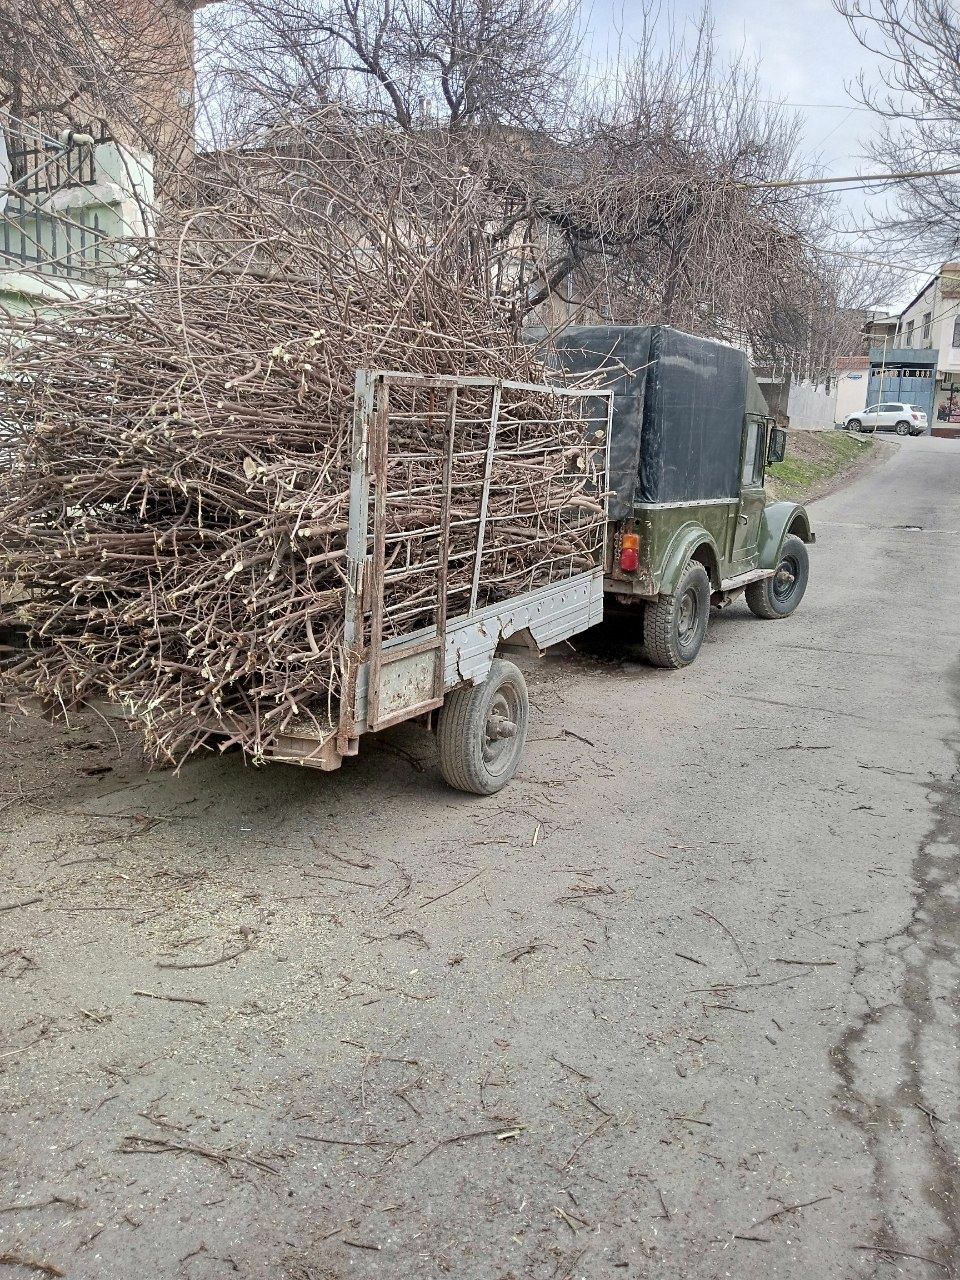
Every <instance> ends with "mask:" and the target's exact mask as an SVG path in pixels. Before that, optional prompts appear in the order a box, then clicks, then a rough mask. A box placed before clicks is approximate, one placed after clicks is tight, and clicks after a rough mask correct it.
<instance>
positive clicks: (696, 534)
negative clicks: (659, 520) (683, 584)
mask: <svg viewBox="0 0 960 1280" xmlns="http://www.w3.org/2000/svg"><path fill="white" fill-rule="evenodd" d="M691 558H696V559H697V560H699V561H700V563H701V564H702V565H703V567H704V568H705V569H706V571H707V573H708V574H709V575H710V585H711V586H712V587H713V588H714V590H717V589H719V586H720V553H719V551H718V549H717V544H716V541H715V539H714V537H713V535H712V534H711V533H709V532H708V531H707V530H706V529H705V528H704V527H703V525H702V524H698V523H697V522H696V521H695V520H688V521H687V522H686V523H685V524H683V525H681V526H680V528H679V529H678V530H677V532H676V533H675V534H674V536H673V538H672V539H671V540H670V545H669V546H668V547H667V551H666V555H665V556H664V557H663V568H662V570H661V572H660V578H659V582H658V583H657V590H658V591H659V593H660V595H664V596H672V595H673V594H674V592H675V591H676V589H677V586H678V585H679V583H680V578H681V576H682V574H683V571H684V569H685V568H686V567H687V563H688V562H689V560H690V559H691Z"/></svg>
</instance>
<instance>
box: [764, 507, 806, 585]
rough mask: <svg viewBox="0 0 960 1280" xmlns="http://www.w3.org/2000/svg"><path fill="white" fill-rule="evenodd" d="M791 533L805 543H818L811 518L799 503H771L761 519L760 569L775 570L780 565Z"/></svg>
mask: <svg viewBox="0 0 960 1280" xmlns="http://www.w3.org/2000/svg"><path fill="white" fill-rule="evenodd" d="M790 533H795V534H796V535H797V537H798V538H800V539H801V541H803V542H816V537H815V535H814V534H813V532H812V531H811V529H810V517H809V515H808V514H807V510H806V508H805V507H802V506H801V505H800V503H799V502H771V503H770V505H769V506H767V507H764V509H763V515H762V516H761V518H760V537H759V540H758V541H759V558H758V560H757V567H758V568H759V569H775V568H776V567H777V565H778V564H779V563H780V552H781V550H782V549H783V544H784V542H785V540H786V538H787V535H788V534H790Z"/></svg>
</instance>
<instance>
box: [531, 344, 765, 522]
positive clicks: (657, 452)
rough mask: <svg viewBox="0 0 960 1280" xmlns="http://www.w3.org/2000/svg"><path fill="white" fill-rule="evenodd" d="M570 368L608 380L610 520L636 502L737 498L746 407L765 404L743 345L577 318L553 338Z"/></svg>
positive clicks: (630, 510) (757, 409)
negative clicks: (610, 407) (611, 395)
mask: <svg viewBox="0 0 960 1280" xmlns="http://www.w3.org/2000/svg"><path fill="white" fill-rule="evenodd" d="M555 346H556V348H557V355H558V359H559V360H560V362H561V363H562V364H563V366H564V368H565V369H567V370H568V372H570V373H572V374H574V375H578V376H580V375H583V374H587V373H591V372H596V373H600V375H601V381H602V383H603V385H604V386H607V387H610V388H612V389H613V390H614V392H615V396H614V408H613V431H612V437H611V441H610V484H611V489H612V494H611V501H610V518H611V520H625V519H627V518H628V517H629V516H630V515H632V514H633V511H634V508H635V506H636V505H637V504H638V503H673V502H696V501H703V500H705V499H709V498H736V497H737V496H738V495H739V492H740V444H741V436H742V430H743V420H744V414H745V413H746V412H747V409H748V397H749V409H750V412H753V413H761V414H764V413H765V412H766V405H765V402H764V401H763V397H762V395H761V393H760V390H759V388H758V387H757V384H756V382H755V381H754V378H753V374H752V373H751V371H750V367H749V364H748V362H747V357H746V355H745V354H744V353H743V352H742V351H738V350H737V349H736V348H734V347H728V346H726V345H725V344H724V343H722V342H714V341H712V340H711V339H709V338H695V337H692V336H691V335H690V334H687V333H681V332H680V331H679V330H678V329H670V328H668V327H667V326H665V325H649V326H648V325H640V326H617V325H581V326H574V327H571V328H569V329H565V330H564V331H563V333H562V334H561V335H559V336H558V337H557V338H556V339H555Z"/></svg>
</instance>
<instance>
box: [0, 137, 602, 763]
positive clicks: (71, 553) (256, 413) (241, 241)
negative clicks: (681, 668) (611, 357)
mask: <svg viewBox="0 0 960 1280" xmlns="http://www.w3.org/2000/svg"><path fill="white" fill-rule="evenodd" d="M331 114H332V116H333V119H332V120H328V121H327V123H326V125H325V127H324V128H323V129H322V130H320V131H319V135H320V136H322V138H323V145H322V147H313V146H311V145H308V143H307V142H306V141H305V140H304V136H303V135H301V136H300V138H299V142H298V147H297V154H296V159H295V163H294V162H293V160H292V150H291V147H290V146H289V145H285V147H284V148H283V155H284V158H285V167H284V169H282V170H281V169H279V168H278V167H277V165H276V164H275V158H276V150H275V149H273V150H272V149H271V148H264V150H263V151H261V152H259V153H258V152H255V151H253V152H247V153H244V154H239V153H235V154H232V155H227V156H224V157H222V158H221V160H220V161H219V162H218V164H217V165H216V166H212V165H211V166H208V167H207V171H206V174H205V176H204V184H205V192H204V194H205V195H206V196H207V197H209V198H210V201H211V203H210V204H209V205H208V206H206V207H202V208H195V209H194V210H192V211H191V212H188V213H181V214H175V213H172V212H170V211H167V213H166V214H165V215H162V216H161V220H160V222H159V224H158V226H157V229H156V235H155V236H153V237H151V239H150V240H149V241H143V242H140V243H137V244H127V245H126V250H127V252H128V253H130V254H131V255H132V256H131V259H130V261H129V263H128V266H127V270H126V273H125V279H124V280H123V282H122V283H120V284H117V285H114V286H112V287H108V288H106V289H104V290H103V291H101V292H99V293H97V294H96V295H95V296H93V297H91V298H88V299H87V300H85V301H80V302H75V303H73V304H69V305H64V306H63V307H60V308H58V309H57V311H56V313H54V314H47V315H46V316H42V315H41V316H37V317H34V318H33V319H31V320H29V321H23V322H21V323H20V324H19V325H18V326H16V327H15V328H14V329H13V330H12V340H11V346H10V349H9V351H8V360H7V366H6V369H7V372H6V381H5V392H6V395H5V402H4V404H3V408H2V411H0V434H2V448H3V453H4V455H5V456H4V466H3V468H2V473H0V511H2V513H3V514H2V521H0V557H2V562H0V563H2V568H0V573H2V577H3V579H4V580H5V583H6V585H7V588H8V591H15V592H19V593H20V594H21V599H20V600H19V602H18V605H17V611H18V615H19V617H20V618H21V620H23V621H25V622H27V623H28V624H29V625H30V627H31V628H32V639H31V644H30V648H29V649H28V650H27V651H25V652H23V653H21V654H19V655H18V656H17V658H16V659H15V661H14V662H13V663H12V664H11V666H10V669H9V670H8V672H7V678H8V680H9V681H10V682H11V684H12V686H13V688H14V690H15V691H17V692H19V693H21V694H23V693H29V694H33V695H38V696H40V697H41V698H43V699H44V700H45V701H47V702H52V703H54V704H56V705H58V706H60V707H63V708H69V707H70V706H71V705H74V704H75V703H77V702H78V701H80V700H89V699H93V698H97V697H107V698H110V699H112V700H119V701H120V702H122V703H123V704H125V705H126V707H127V708H128V710H129V711H130V712H131V713H133V714H135V715H136V716H137V718H138V719H139V720H140V721H141V723H143V724H144V725H145V727H146V729H147V734H148V745H149V746H150V747H151V748H152V749H153V751H154V752H155V753H156V754H157V755H158V756H160V757H161V758H163V759H165V760H168V761H172V762H180V761H182V760H183V759H184V758H185V757H186V756H187V755H188V754H189V753H190V752H191V751H193V750H194V749H195V748H196V747H197V746H199V745H201V744H203V743H204V742H205V741H207V740H208V737H209V735H210V729H211V727H214V728H217V727H220V726H222V725H223V724H226V725H228V726H229V727H230V730H231V740H232V741H235V742H237V743H239V744H240V745H241V746H242V747H243V748H244V750H245V751H247V752H248V753H250V754H251V755H252V756H253V757H255V758H257V757H259V756H261V755H262V754H263V751H264V748H265V746H266V745H267V744H268V743H269V742H270V741H271V739H272V738H273V737H274V736H275V735H277V734H279V733H282V732H283V731H284V730H285V729H286V728H288V727H289V726H290V725H292V724H294V723H297V724H299V725H302V724H303V723H304V721H307V722H308V723H309V724H310V725H311V726H312V727H321V728H322V727H323V726H324V725H327V724H330V723H335V722H336V714H337V701H338V698H339V695H340V690H341V685H342V678H343V675H342V673H343V666H344V659H345V655H344V652H343V617H344V589H345V584H346V571H345V540H346V530H347V517H348V508H349V497H348V488H349V467H350V432H351V423H352V417H353V404H354V384H355V375H356V371H357V370H358V369H361V368H381V369H382V368H387V369H390V368H401V369H403V370H405V371H407V372H418V373H422V374H482V375H484V376H485V377H498V376H500V377H510V378H514V379H523V380H529V381H533V380H537V381H542V380H543V371H542V369H541V368H539V367H538V366H537V364H536V361H535V359H534V357H533V355H532V354H531V352H530V351H529V349H528V348H526V347H525V346H523V345H522V344H520V343H519V342H518V341H517V340H516V339H514V338H513V337H511V335H510V330H509V328H508V327H507V326H506V325H505V324H504V321H503V316H502V314H501V313H500V309H499V308H498V305H497V302H496V300H495V299H494V298H493V297H492V295H491V293H490V290H489V288H488V287H487V285H486V283H485V282H486V281H487V280H488V279H489V264H488V263H487V262H486V260H485V251H484V250H483V249H482V247H479V248H478V242H477V241H476V239H475V238H474V237H471V236H470V235H469V234H467V230H468V229H470V228H472V227H474V226H475V225H476V218H477V213H476V210H475V209H474V208H473V203H474V199H475V191H474V188H475V184H474V183H473V182H472V181H470V180H468V179H467V178H465V176H464V174H463V172H462V170H461V169H459V168H457V167H456V166H455V167H454V169H453V170H452V171H451V170H449V169H447V168H446V167H445V166H446V160H445V157H444V154H443V151H442V148H437V149H436V150H435V151H434V153H433V154H434V161H433V163H434V172H433V174H432V176H431V181H430V182H429V183H428V184H426V183H424V181H423V160H424V156H423V154H422V152H421V153H420V154H419V157H418V164H417V166H416V167H415V168H411V166H410V156H409V154H408V152H407V151H406V149H405V146H404V144H399V145H398V146H396V147H394V148H393V149H392V150H391V145H390V143H389V140H388V139H386V138H379V139H377V138H373V137H371V136H370V134H369V133H368V132H366V131H363V132H361V133H359V134H354V133H351V131H350V130H349V128H348V127H347V126H346V124H345V123H344V121H343V118H342V117H341V116H340V115H339V114H338V113H331ZM288 143H289V139H288ZM374 158H376V164H375V165H374V163H373V161H374ZM371 175H375V176H374V177H371ZM545 399H549V397H547V398H545V397H543V396H540V397H538V396H537V395H533V394H526V395H520V396H518V397H517V398H516V400H515V401H514V402H513V403H512V404H511V414H512V416H513V418H514V419H515V420H517V421H519V422H520V423H521V430H525V431H526V438H527V439H528V441H532V442H534V443H535V442H536V440H537V438H538V437H542V438H543V440H544V444H545V446H548V447H545V448H544V449H543V451H541V452H537V451H536V450H534V451H533V452H532V453H528V454H527V455H526V456H525V457H524V458H523V459H522V460H519V459H518V461H517V462H516V464H515V466H514V471H511V470H510V466H509V465H508V467H507V469H506V470H501V471H500V472H499V473H498V475H497V478H496V483H495V484H494V485H493V488H492V493H491V510H490V515H491V516H492V517H494V524H493V528H494V530H495V531H496V530H499V532H495V534H494V538H493V541H492V543H491V544H490V547H489V552H488V553H486V554H485V556H484V591H485V592H486V595H484V596H483V597H482V598H481V601H480V602H481V603H483V602H484V600H485V599H489V598H492V597H493V598H495V597H496V596H498V595H509V594H511V593H513V592H515V591H518V590H524V589H528V588H529V587H531V586H536V585H538V583H539V582H540V581H543V580H544V577H543V572H542V570H541V566H544V565H546V566H548V568H547V570H546V571H547V573H548V574H552V573H557V572H560V573H566V574H569V573H572V572H575V571H577V569H578V568H581V569H582V568H583V567H585V566H586V565H587V564H589V563H592V561H590V559H589V547H588V545H587V543H586V542H585V541H584V539H583V533H582V530H583V528H585V527H587V526H589V525H590V524H591V523H592V526H593V527H594V529H595V528H596V525H597V523H598V520H599V519H600V518H601V513H600V510H599V508H598V507H597V504H596V502H595V501H594V502H593V503H592V504H591V502H590V501H589V500H588V499H584V500H583V501H582V502H581V503H580V505H579V506H578V505H577V502H576V498H577V495H582V494H583V491H584V488H585V487H586V486H588V485H589V484H590V482H591V479H592V480H593V481H594V482H595V481H596V472H595V468H594V467H593V463H592V456H593V455H591V454H589V453H584V452H583V447H582V446H583V428H582V423H580V422H578V421H577V419H576V417H575V415H568V416H567V417H564V416H563V415H562V414H561V415H558V413H557V411H556V409H555V408H548V407H547V406H545V403H544V400H545ZM465 416H466V418H469V417H470V415H469V414H466V415H465ZM408 417H409V420H410V425H409V426H408V427H407V428H406V429H407V431H408V433H409V435H410V438H409V439H407V440H404V439H403V437H402V436H401V437H399V438H396V443H397V444H398V446H402V445H404V444H406V445H407V447H408V448H409V449H413V448H417V447H420V448H423V449H426V450H427V451H429V449H430V447H431V446H432V447H433V449H434V451H436V449H437V446H438V440H437V439H436V438H435V437H437V436H440V435H442V430H443V426H442V421H441V420H440V418H441V416H440V415H433V416H432V417H431V416H430V415H429V414H422V413H421V414H420V415H419V416H417V415H413V414H410V415H408ZM488 420H489V414H488V415H487V417H486V419H479V417H478V420H477V422H476V424H475V427H474V430H475V432H476V435H477V439H476V440H471V439H470V438H463V439H461V441H460V442H459V446H458V447H460V448H463V449H465V450H466V451H467V453H472V456H473V458H474V459H475V460H476V459H477V458H480V459H482V454H483V449H484V448H485V446H486V439H487V425H486V423H487V421H488ZM526 424H529V426H528V427H527V426H526ZM398 430H403V428H402V427H400V428H398ZM431 433H432V435H433V437H434V438H433V439H429V438H426V437H429V436H430V435H431ZM578 450H579V453H578V459H579V465H578V466H571V465H570V459H571V451H573V452H577V451H578ZM581 455H582V456H581ZM600 456H601V457H602V453H601V454H600ZM481 465H482V462H481ZM459 479H460V480H461V481H464V480H465V479H466V480H468V479H469V477H466V478H464V477H459ZM463 491H464V492H465V493H466V494H467V496H468V497H469V496H470V490H469V485H468V484H466V483H464V485H463ZM594 492H596V490H595V489H594ZM518 495H519V497H518ZM476 496H477V498H479V490H476ZM571 499H574V501H573V502H572V503H571ZM465 500H466V499H465ZM498 502H499V503H500V504H501V506H502V508H503V510H502V511H501V512H499V513H498V508H497V504H498ZM591 507H592V511H591V510H589V508H591ZM498 514H502V515H503V516H504V517H505V519H503V520H502V521H500V522H499V523H498V522H497V521H496V517H497V515H498ZM471 515H472V516H473V517H474V521H475V517H476V512H475V511H474V512H458V511H455V512H454V518H453V522H452V523H453V525H454V528H455V530H456V529H462V530H463V532H462V533H461V534H460V535H459V536H460V539H461V542H464V545H460V543H458V542H457V536H458V535H457V534H456V533H455V534H454V540H453V543H452V547H451V551H452V554H451V566H452V568H451V578H450V583H449V588H450V591H451V593H453V594H456V593H457V592H459V593H460V594H461V596H462V594H463V589H464V585H465V583H468V581H469V575H470V573H471V571H472V560H471V557H470V551H471V546H470V545H467V544H469V542H470V539H471V538H473V539H474V541H475V538H476V528H475V523H474V526H472V527H471V525H470V520H469V517H470V516H471ZM393 518H394V520H395V521H398V522H400V524H401V525H403V527H405V528H407V529H417V528H418V527H420V525H421V524H430V523H431V522H432V523H434V524H435V523H436V518H435V515H434V514H433V513H432V512H431V510H430V509H429V499H426V500H424V502H423V503H420V504H418V503H416V502H414V503H407V504H406V505H398V506H397V507H396V509H395V511H394V512H393ZM464 540H465V541H464ZM498 540H499V541H498ZM558 564H559V565H561V566H562V567H561V569H560V570H559V571H558V570H557V565H558ZM408 589H409V584H408Z"/></svg>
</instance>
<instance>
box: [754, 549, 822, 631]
mask: <svg viewBox="0 0 960 1280" xmlns="http://www.w3.org/2000/svg"><path fill="white" fill-rule="evenodd" d="M788 579H789V580H788ZM809 581H810V557H809V555H808V554H807V548H806V545H805V544H804V542H803V541H802V540H801V539H800V538H798V537H797V536H796V534H793V533H791V534H789V535H788V536H787V538H786V539H785V541H784V544H783V549H782V550H781V552H780V561H779V563H778V565H777V570H776V573H774V575H773V577H772V578H764V579H763V580H762V581H761V582H751V583H750V586H749V587H747V589H746V591H745V592H744V593H743V594H744V598H745V599H746V602H747V608H748V609H749V610H750V612H751V613H752V614H754V615H755V616H756V617H758V618H767V619H773V618H789V617H790V615H791V613H793V611H794V609H796V607H797V605H799V603H800V601H801V600H802V599H803V596H804V592H805V591H806V589H807V583H808V582H809Z"/></svg>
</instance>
